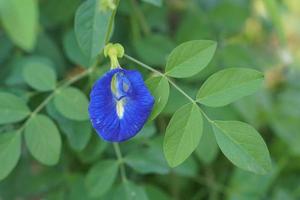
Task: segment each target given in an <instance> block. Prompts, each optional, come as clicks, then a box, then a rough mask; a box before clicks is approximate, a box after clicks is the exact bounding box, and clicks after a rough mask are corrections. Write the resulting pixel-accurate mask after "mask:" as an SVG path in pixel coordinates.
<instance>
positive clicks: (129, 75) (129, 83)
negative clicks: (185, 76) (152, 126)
mask: <svg viewBox="0 0 300 200" xmlns="http://www.w3.org/2000/svg"><path fill="white" fill-rule="evenodd" d="M153 104H154V98H153V97H152V95H151V94H150V92H149V90H148V89H147V87H146V86H145V84H144V81H143V78H142V76H141V74H140V73H139V72H138V71H136V70H125V69H122V68H117V69H113V70H110V71H108V72H107V73H105V74H104V75H103V76H102V77H101V78H100V79H99V80H98V81H97V82H96V83H95V85H94V86H93V89H92V91H91V94H90V105H89V114H90V119H91V122H92V125H93V127H94V128H95V129H96V131H97V133H98V134H99V135H100V136H101V137H102V138H103V139H104V140H106V141H110V142H121V141H125V140H128V139H130V138H132V137H133V136H135V135H136V134H137V133H138V132H139V131H140V130H141V128H142V127H143V126H144V124H145V123H146V121H147V119H148V117H149V115H150V113H151V111H152V107H153Z"/></svg>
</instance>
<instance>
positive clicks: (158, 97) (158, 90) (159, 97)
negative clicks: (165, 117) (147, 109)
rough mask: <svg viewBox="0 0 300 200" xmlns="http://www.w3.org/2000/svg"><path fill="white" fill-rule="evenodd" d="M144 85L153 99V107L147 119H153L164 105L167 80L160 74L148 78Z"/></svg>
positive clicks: (166, 97) (167, 95)
mask: <svg viewBox="0 0 300 200" xmlns="http://www.w3.org/2000/svg"><path fill="white" fill-rule="evenodd" d="M146 85H147V87H148V88H149V90H150V92H151V94H152V95H153V96H154V99H155V103H154V107H153V109H152V113H151V115H150V117H149V120H153V119H155V118H156V117H157V116H158V115H159V113H160V112H161V111H162V110H163V109H164V107H165V106H166V104H167V102H168V98H169V92H170V86H169V82H168V80H167V79H166V78H165V77H162V76H157V77H151V78H149V79H148V80H147V81H146Z"/></svg>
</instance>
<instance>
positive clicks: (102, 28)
mask: <svg viewBox="0 0 300 200" xmlns="http://www.w3.org/2000/svg"><path fill="white" fill-rule="evenodd" d="M100 4H101V1H98V0H88V1H85V2H83V3H82V4H81V6H80V7H79V8H78V10H77V11H76V15H75V34H76V37H77V41H78V43H79V46H80V47H81V49H82V52H83V53H84V54H86V55H87V56H88V58H89V59H90V60H91V59H93V58H95V57H96V56H97V55H99V54H100V52H101V50H102V49H103V48H104V45H105V42H106V40H107V38H108V37H109V35H110V31H111V30H108V29H109V21H110V18H111V17H112V11H110V10H107V11H104V10H101V5H100Z"/></svg>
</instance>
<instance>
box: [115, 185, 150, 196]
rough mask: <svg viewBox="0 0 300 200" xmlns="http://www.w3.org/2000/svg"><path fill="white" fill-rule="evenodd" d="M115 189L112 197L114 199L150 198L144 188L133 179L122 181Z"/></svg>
mask: <svg viewBox="0 0 300 200" xmlns="http://www.w3.org/2000/svg"><path fill="white" fill-rule="evenodd" d="M115 191H116V192H114V194H113V198H112V199H113V200H120V199H122V200H148V196H147V193H146V191H145V190H144V188H143V187H142V186H139V185H136V184H135V183H134V182H131V181H126V182H123V183H121V184H120V185H119V186H118V187H117V188H116V189H115Z"/></svg>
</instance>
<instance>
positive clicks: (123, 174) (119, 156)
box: [113, 142, 127, 182]
mask: <svg viewBox="0 0 300 200" xmlns="http://www.w3.org/2000/svg"><path fill="white" fill-rule="evenodd" d="M113 146H114V150H115V153H116V155H117V159H118V162H119V167H120V173H121V177H122V180H123V182H127V177H126V171H125V166H124V160H123V157H122V153H121V150H120V147H119V144H118V143H116V142H114V143H113Z"/></svg>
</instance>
